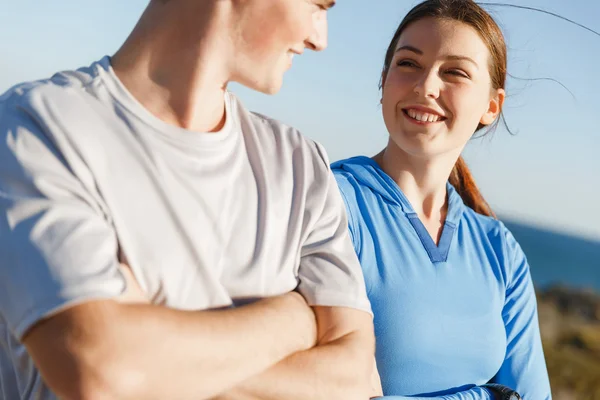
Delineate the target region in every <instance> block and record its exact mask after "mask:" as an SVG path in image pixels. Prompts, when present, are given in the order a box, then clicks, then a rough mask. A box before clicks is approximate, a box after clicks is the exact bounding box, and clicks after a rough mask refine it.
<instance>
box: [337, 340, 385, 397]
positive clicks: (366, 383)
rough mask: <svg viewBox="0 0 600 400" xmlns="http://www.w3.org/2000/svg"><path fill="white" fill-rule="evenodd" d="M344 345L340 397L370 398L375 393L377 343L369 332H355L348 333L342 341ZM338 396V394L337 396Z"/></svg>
mask: <svg viewBox="0 0 600 400" xmlns="http://www.w3.org/2000/svg"><path fill="white" fill-rule="evenodd" d="M340 344H341V345H342V346H343V347H344V354H345V356H344V357H343V361H342V363H343V365H344V368H343V369H342V370H343V371H344V372H345V373H343V374H342V375H343V376H341V379H342V382H341V385H339V386H338V388H339V390H340V393H339V395H340V397H339V398H344V399H368V398H370V397H372V395H373V393H372V392H373V390H374V389H373V387H374V384H373V377H374V374H375V373H376V369H375V364H374V358H375V356H374V354H375V343H374V338H373V337H372V336H371V335H370V334H369V332H367V333H365V332H355V333H352V334H349V335H347V336H346V337H344V338H343V339H342V340H341V343H340ZM336 397H337V396H336Z"/></svg>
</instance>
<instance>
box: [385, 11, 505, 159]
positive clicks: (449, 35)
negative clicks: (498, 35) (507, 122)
mask: <svg viewBox="0 0 600 400" xmlns="http://www.w3.org/2000/svg"><path fill="white" fill-rule="evenodd" d="M489 71H490V52H489V50H488V48H487V46H486V45H485V43H484V42H483V40H482V39H481V37H480V36H479V34H478V33H477V32H476V31H475V29H473V28H471V27H470V26H469V25H466V24H464V23H461V22H458V21H452V20H440V19H434V18H425V19H422V20H419V21H416V22H414V23H412V24H410V25H409V26H408V27H407V28H406V29H405V30H404V32H403V33H402V34H401V35H400V38H399V40H398V44H397V45H396V52H395V54H394V57H393V58H392V61H391V63H390V66H389V68H388V70H387V73H386V74H385V75H384V77H383V78H384V81H383V97H382V110H383V118H384V121H385V124H386V126H387V129H388V131H389V133H390V137H391V139H392V141H393V143H394V144H395V145H396V146H398V147H399V148H400V149H401V150H403V151H404V152H405V153H407V154H410V155H413V156H417V157H425V158H431V157H435V156H438V155H442V154H448V153H456V154H459V153H460V152H461V151H462V149H463V148H464V146H465V145H466V143H467V141H468V140H469V139H470V138H471V136H472V135H473V133H474V132H475V130H476V129H477V126H478V125H479V123H482V124H484V125H489V124H491V123H492V122H493V121H494V120H495V119H496V117H497V116H498V114H499V113H500V111H501V106H502V103H503V101H504V91H503V90H502V89H493V88H492V82H491V77H490V72H489Z"/></svg>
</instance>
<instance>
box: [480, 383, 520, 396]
mask: <svg viewBox="0 0 600 400" xmlns="http://www.w3.org/2000/svg"><path fill="white" fill-rule="evenodd" d="M481 387H484V388H486V389H488V390H489V391H490V392H492V393H493V394H494V396H495V397H496V399H498V400H522V398H521V396H520V395H519V393H517V392H516V391H514V390H512V389H511V388H509V387H508V386H504V385H500V384H498V383H486V384H485V385H481Z"/></svg>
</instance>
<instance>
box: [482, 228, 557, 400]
mask: <svg viewBox="0 0 600 400" xmlns="http://www.w3.org/2000/svg"><path fill="white" fill-rule="evenodd" d="M505 237H506V259H505V262H506V263H507V272H508V273H509V274H508V277H509V278H508V282H507V289H506V300H505V304H504V309H503V312H502V318H503V320H504V325H505V327H506V337H507V348H506V356H505V359H504V362H503V363H502V366H501V367H500V370H499V371H498V373H497V374H496V376H495V377H494V378H493V379H492V382H495V383H500V384H502V385H505V386H508V387H511V388H513V389H515V390H516V391H517V392H519V394H520V395H521V396H522V397H523V398H524V399H539V400H549V399H551V398H552V394H551V392H550V381H549V378H548V371H547V369H546V361H545V359H544V352H543V349H542V340H541V337H540V328H539V323H538V314H537V302H536V297H535V291H534V287H533V283H532V280H531V274H530V271H529V264H528V262H527V259H526V257H525V254H524V253H523V251H522V250H521V247H520V246H519V244H518V243H517V241H516V240H515V238H514V237H513V236H512V234H511V233H510V232H509V231H508V229H506V228H505Z"/></svg>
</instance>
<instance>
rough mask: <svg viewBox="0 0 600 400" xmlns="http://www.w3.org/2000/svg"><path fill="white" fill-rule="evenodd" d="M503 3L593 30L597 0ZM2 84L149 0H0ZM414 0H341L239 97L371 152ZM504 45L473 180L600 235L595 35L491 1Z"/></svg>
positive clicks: (379, 136) (99, 39)
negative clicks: (287, 66) (282, 66)
mask: <svg viewBox="0 0 600 400" xmlns="http://www.w3.org/2000/svg"><path fill="white" fill-rule="evenodd" d="M507 2H508V3H513V4H519V5H527V6H532V7H540V8H544V9H547V10H549V11H553V12H557V13H559V14H561V15H563V16H565V17H568V18H571V19H574V20H576V21H577V22H580V23H582V24H584V25H587V26H589V27H591V28H593V29H595V30H597V31H600V22H598V19H597V16H598V15H600V2H597V1H590V0H573V1H569V2H566V1H564V0H543V1H542V0H522V1H519V2H516V1H510V0H509V1H507ZM0 3H2V4H1V6H0V9H1V10H2V11H1V12H0V37H1V38H2V40H0V54H2V57H1V58H0V59H1V61H0V92H3V91H4V90H6V89H8V88H9V87H10V86H12V85H13V84H16V83H18V82H21V81H25V80H32V79H38V78H43V77H47V76H49V75H50V74H52V73H53V72H55V71H58V70H63V69H71V68H74V67H79V66H82V65H87V64H89V63H91V62H93V61H94V60H96V59H99V58H100V57H102V56H103V55H105V54H112V53H114V51H115V50H116V49H117V48H118V46H119V45H120V44H121V42H122V41H123V40H124V38H125V37H126V36H127V34H128V33H129V32H130V31H131V29H132V27H133V25H134V24H135V21H136V20H137V18H138V17H139V15H140V14H141V12H142V11H143V9H144V7H145V6H146V4H147V1H146V0H126V1H123V0H104V1H102V2H94V1H80V0H78V1H75V0H61V1H51V2H50V1H40V0H19V1H9V0H0ZM414 4H416V1H409V0H407V1H404V0H370V1H364V0H362V1H361V0H339V1H338V5H337V6H336V7H335V9H334V10H333V11H332V12H331V15H330V47H329V48H328V49H327V51H325V52H324V53H320V54H306V53H305V55H303V56H302V57H297V58H296V59H295V60H294V67H293V68H292V70H291V71H289V72H288V74H287V76H286V80H285V84H284V88H283V90H282V92H281V93H280V94H278V95H277V96H275V97H273V96H265V95H260V94H256V93H253V92H251V91H249V90H246V89H244V88H242V87H240V86H239V85H232V86H231V89H232V90H233V91H234V92H236V93H237V94H238V95H239V96H240V97H241V98H242V99H243V100H244V101H245V103H246V105H247V106H248V107H249V108H251V109H253V110H256V111H260V112H262V113H265V114H268V115H271V116H273V117H276V118H278V119H281V120H283V121H285V122H287V123H290V124H292V125H294V126H296V127H297V128H299V129H300V130H301V131H302V132H303V133H304V134H306V135H307V136H309V137H311V138H313V139H315V140H317V141H319V142H321V143H322V144H323V145H324V146H325V148H326V149H327V151H328V153H329V156H330V158H331V160H332V161H333V160H337V159H340V158H343V157H349V156H353V155H358V154H363V155H373V154H375V153H376V152H378V151H379V150H381V149H382V148H383V146H384V145H385V143H386V141H387V132H386V131H385V127H384V125H383V121H382V118H381V112H380V108H379V107H378V102H379V98H380V95H379V92H378V89H377V83H378V80H379V74H380V71H381V64H382V60H383V56H384V52H385V49H386V47H387V45H388V42H389V39H390V38H391V35H392V34H393V32H394V30H395V29H396V26H397V24H398V23H399V21H400V20H401V19H402V17H403V16H404V15H405V13H406V12H407V11H408V9H409V8H410V7H411V6H413V5H414ZM489 9H490V10H491V11H492V12H493V15H494V16H495V17H496V18H497V20H498V22H499V23H500V25H501V26H502V28H503V29H504V32H505V35H506V37H507V41H508V45H509V57H510V60H509V72H510V73H511V74H512V75H514V76H517V77H520V78H528V79H529V78H545V77H549V78H553V79H556V80H558V81H560V82H561V83H562V84H563V85H565V86H567V87H568V88H569V89H570V91H571V92H573V95H574V98H573V96H571V94H569V92H567V91H566V90H565V89H563V88H562V87H561V86H560V85H558V84H556V83H553V82H549V81H521V80H515V79H509V84H508V95H509V98H508V100H507V104H506V109H505V112H506V117H507V120H508V123H509V125H510V127H511V129H512V130H513V131H515V132H516V133H517V134H516V135H515V136H511V135H510V134H509V133H508V132H507V131H506V130H505V129H498V131H496V133H495V134H494V135H493V136H490V137H486V138H484V139H479V140H476V141H473V142H472V143H471V144H470V145H469V146H468V149H467V150H466V158H467V160H468V161H469V163H470V166H471V169H472V170H473V172H474V175H475V177H476V178H477V181H478V183H479V185H480V187H481V189H482V191H483V193H484V195H485V196H486V198H487V199H488V201H489V202H490V203H491V204H492V206H493V207H494V208H495V209H496V211H498V212H499V213H500V214H502V215H504V216H507V217H511V218H513V219H517V220H520V221H522V222H526V223H531V224H534V225H538V226H543V227H548V228H551V229H554V230H558V231H562V232H567V233H575V234H577V235H580V236H585V237H589V238H594V239H600V207H599V206H598V203H599V202H598V200H599V198H600V157H598V153H600V129H599V128H598V123H597V122H596V121H595V118H596V117H594V115H598V108H600V100H599V98H598V93H600V78H599V77H598V68H599V64H600V56H599V54H600V37H597V36H594V35H593V34H591V33H589V32H586V31H584V30H582V29H581V28H577V27H575V26H572V25H570V24H567V23H566V22H563V21H560V20H557V19H555V18H552V17H550V16H545V15H540V14H537V13H532V12H527V11H521V10H511V9H505V8H497V7H493V8H489Z"/></svg>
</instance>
